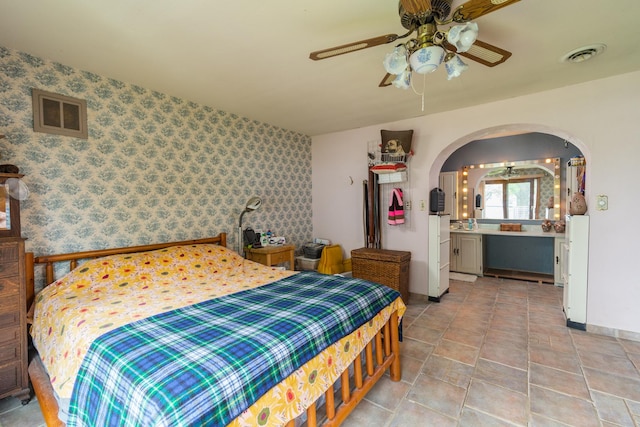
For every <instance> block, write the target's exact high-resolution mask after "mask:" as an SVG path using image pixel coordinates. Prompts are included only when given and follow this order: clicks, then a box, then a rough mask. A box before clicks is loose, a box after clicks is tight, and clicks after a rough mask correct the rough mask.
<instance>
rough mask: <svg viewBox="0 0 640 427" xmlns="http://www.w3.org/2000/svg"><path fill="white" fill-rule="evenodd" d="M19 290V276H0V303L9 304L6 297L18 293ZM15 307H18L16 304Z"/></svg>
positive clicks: (4, 305)
mask: <svg viewBox="0 0 640 427" xmlns="http://www.w3.org/2000/svg"><path fill="white" fill-rule="evenodd" d="M19 290H20V277H19V276H11V277H0V304H1V305H2V306H3V307H6V306H8V305H9V302H8V301H7V298H9V297H12V296H14V295H18V292H19ZM15 307H18V306H17V305H16V306H15Z"/></svg>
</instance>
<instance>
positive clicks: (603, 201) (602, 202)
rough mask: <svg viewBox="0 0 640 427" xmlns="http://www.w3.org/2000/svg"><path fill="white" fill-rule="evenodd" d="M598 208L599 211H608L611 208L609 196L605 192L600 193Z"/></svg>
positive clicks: (597, 201)
mask: <svg viewBox="0 0 640 427" xmlns="http://www.w3.org/2000/svg"><path fill="white" fill-rule="evenodd" d="M596 209H597V210H599V211H606V210H607V209H609V198H608V197H607V196H605V195H604V194H598V197H597V198H596Z"/></svg>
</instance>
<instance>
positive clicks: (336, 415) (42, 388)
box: [25, 233, 402, 427]
mask: <svg viewBox="0 0 640 427" xmlns="http://www.w3.org/2000/svg"><path fill="white" fill-rule="evenodd" d="M202 243H214V244H218V245H221V246H226V244H227V236H226V233H220V234H219V235H218V236H216V237H211V238H206V239H197V240H186V241H181V242H170V243H159V244H153V245H143V246H132V247H126V248H114V249H104V250H93V251H86V252H76V253H69V254H60V255H44V256H38V257H35V256H34V254H33V253H27V254H26V261H25V264H26V276H27V303H28V304H29V305H30V306H31V307H30V309H29V313H28V314H27V323H29V324H32V322H33V309H34V307H33V300H34V288H35V283H34V279H35V273H34V271H35V268H36V266H38V265H41V264H44V265H45V280H46V283H45V286H46V285H48V284H50V283H53V282H54V281H55V277H54V265H55V264H56V263H61V262H66V263H68V264H69V271H71V270H73V269H74V268H76V267H77V266H78V261H79V260H87V259H93V258H100V257H103V256H108V255H116V254H125V253H133V252H145V251H152V250H157V249H164V248H167V247H171V246H178V245H191V244H202ZM398 321H399V320H398V313H397V312H394V313H392V315H391V317H390V319H389V320H388V321H387V322H386V323H385V325H384V326H383V327H382V328H381V329H380V330H379V331H378V332H377V333H376V335H375V337H374V338H373V339H372V340H371V342H369V343H368V344H367V345H366V347H365V348H364V350H363V351H362V353H361V354H360V355H359V356H358V357H356V359H355V360H354V362H352V363H353V376H352V377H351V376H350V374H349V369H346V370H345V371H344V372H343V373H342V375H341V377H340V378H341V382H342V386H341V387H340V389H339V395H337V393H336V392H337V391H338V388H337V386H335V384H333V385H331V386H330V387H329V388H328V389H327V390H326V391H325V403H324V412H325V414H324V416H323V418H324V420H323V421H324V423H323V424H322V425H323V426H327V427H329V426H338V425H340V424H341V423H342V421H344V420H345V419H346V418H347V416H348V415H349V414H350V413H351V411H352V410H353V409H354V408H355V407H356V405H357V404H358V403H359V402H360V401H361V400H362V399H363V398H364V396H365V395H366V394H367V393H368V392H369V390H370V389H371V388H372V387H373V386H374V384H375V383H376V382H377V381H378V380H379V379H380V378H381V377H382V376H383V375H384V373H385V371H386V370H387V369H389V374H390V377H391V379H392V380H393V381H400V379H401V376H402V373H401V368H400V344H399V333H398ZM374 343H375V345H374ZM374 353H375V354H374ZM363 354H364V356H363ZM363 359H364V360H365V369H366V370H364V371H363V366H362V362H361V361H362V360H363ZM29 379H30V380H31V383H32V386H33V390H34V391H35V394H36V396H37V398H38V402H39V404H40V408H41V409H42V414H43V416H44V419H45V422H46V423H47V426H50V427H51V426H64V425H65V424H64V423H63V422H62V421H60V419H59V418H58V403H57V401H56V398H55V396H54V391H53V387H52V386H51V382H50V381H49V376H48V374H47V372H46V370H45V368H44V365H43V364H42V361H41V360H40V357H39V356H38V355H34V356H33V357H30V361H29ZM352 381H353V384H352ZM345 385H346V387H345ZM336 397H337V400H338V402H337V403H336ZM316 405H317V403H314V404H312V405H311V406H310V407H309V408H307V425H308V426H309V427H316V426H317V425H318V413H317V412H318V411H317V408H316ZM294 425H295V420H291V421H289V423H288V424H287V427H293V426H294Z"/></svg>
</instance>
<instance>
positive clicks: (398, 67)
mask: <svg viewBox="0 0 640 427" xmlns="http://www.w3.org/2000/svg"><path fill="white" fill-rule="evenodd" d="M382 63H383V65H384V69H385V71H386V72H387V73H389V74H402V72H403V71H404V70H405V69H406V68H407V66H408V65H409V64H407V49H406V48H405V47H404V45H399V46H396V47H395V49H393V52H391V53H387V54H386V55H385V57H384V61H383V62H382Z"/></svg>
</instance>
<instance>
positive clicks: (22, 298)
mask: <svg viewBox="0 0 640 427" xmlns="http://www.w3.org/2000/svg"><path fill="white" fill-rule="evenodd" d="M26 311H27V302H26V284H25V267H24V239H22V238H19V237H2V238H0V398H3V397H7V396H16V397H18V398H19V399H21V400H23V401H28V399H29V396H30V391H29V381H28V377H27V324H26Z"/></svg>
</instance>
